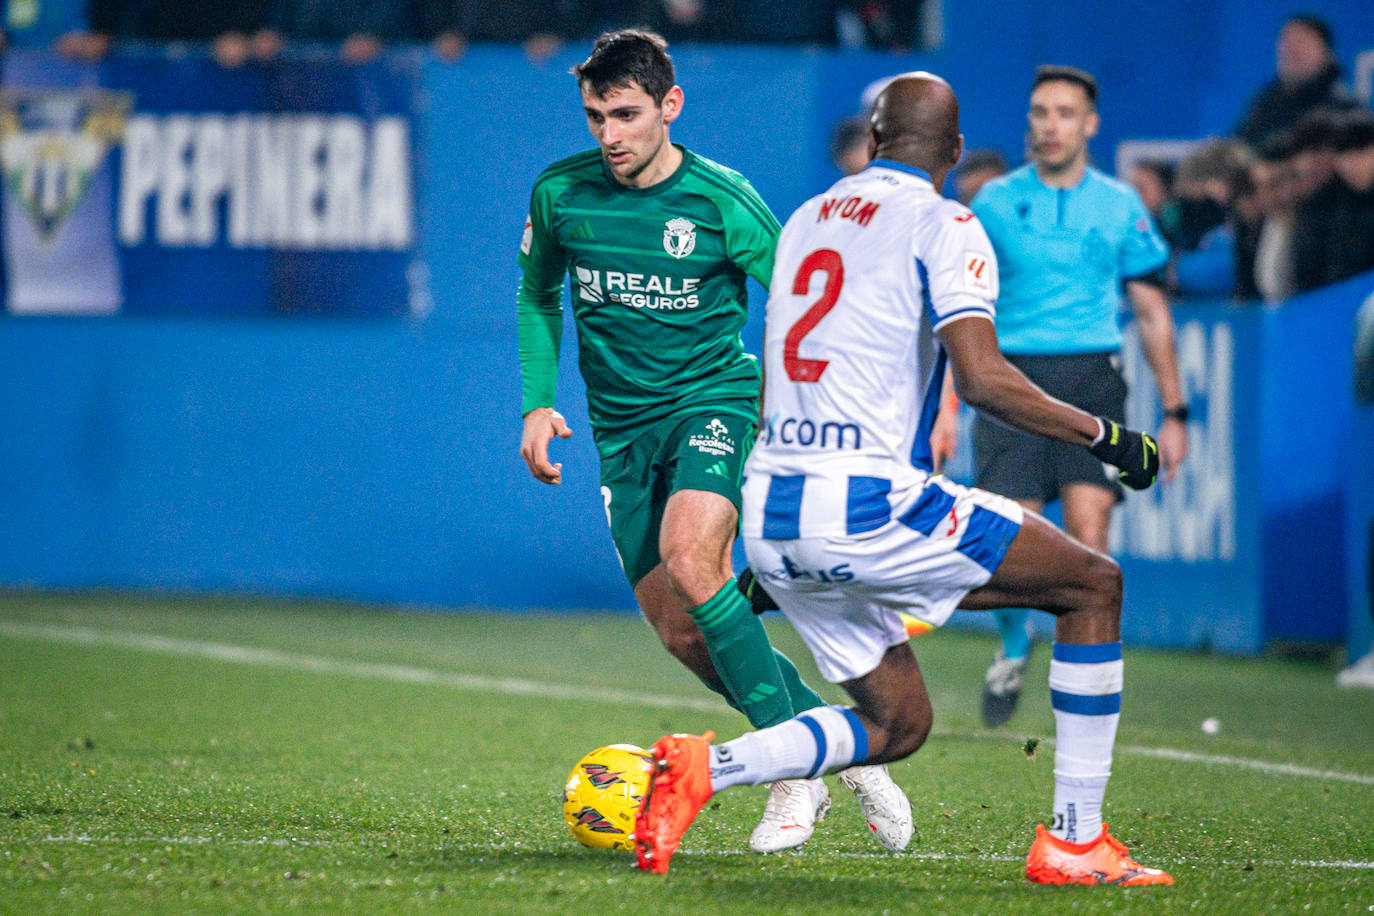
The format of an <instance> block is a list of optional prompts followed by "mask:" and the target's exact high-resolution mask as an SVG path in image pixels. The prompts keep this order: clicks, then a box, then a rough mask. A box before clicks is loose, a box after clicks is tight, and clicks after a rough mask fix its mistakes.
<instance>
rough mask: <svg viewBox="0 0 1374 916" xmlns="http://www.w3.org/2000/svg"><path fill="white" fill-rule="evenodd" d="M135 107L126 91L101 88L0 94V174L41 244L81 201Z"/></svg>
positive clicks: (120, 135)
mask: <svg viewBox="0 0 1374 916" xmlns="http://www.w3.org/2000/svg"><path fill="white" fill-rule="evenodd" d="M133 104H134V97H133V95H132V94H130V93H128V92H107V91H104V90H99V89H88V90H83V91H79V92H73V91H49V90H9V91H5V92H0V170H3V173H4V183H5V188H6V189H7V190H8V191H9V193H10V194H11V195H12V196H13V197H14V198H15V199H16V200H18V201H19V204H20V206H21V207H22V208H23V210H24V212H25V213H27V214H28V215H29V218H30V219H31V220H33V224H34V227H35V228H36V229H37V230H38V237H39V239H40V240H42V241H44V242H50V241H52V239H53V238H54V236H56V235H57V231H58V230H59V229H61V228H62V225H63V224H64V223H65V222H66V220H67V217H69V216H71V214H72V213H73V212H75V210H76V208H77V207H79V206H80V205H81V202H82V201H83V200H85V198H86V192H87V191H89V190H90V187H91V182H92V181H93V180H94V179H95V176H96V173H97V172H98V171H99V170H100V166H101V165H102V164H103V163H104V161H105V154H106V153H107V152H109V149H110V146H111V144H112V143H114V142H115V141H117V140H119V139H120V138H122V137H123V136H124V123H125V121H126V120H127V118H128V115H129V109H130V108H132V107H133Z"/></svg>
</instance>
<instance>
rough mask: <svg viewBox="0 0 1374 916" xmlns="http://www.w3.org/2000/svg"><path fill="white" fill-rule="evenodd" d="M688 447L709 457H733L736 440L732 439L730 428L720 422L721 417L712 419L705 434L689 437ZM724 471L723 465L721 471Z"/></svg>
mask: <svg viewBox="0 0 1374 916" xmlns="http://www.w3.org/2000/svg"><path fill="white" fill-rule="evenodd" d="M687 445H688V446H689V447H691V448H694V449H696V450H697V451H699V452H705V453H706V454H708V455H733V454H734V453H735V440H734V439H732V438H730V428H729V427H728V426H726V425H725V424H724V423H722V422H720V418H719V417H712V418H711V422H710V423H707V424H706V431H705V432H704V433H698V434H697V435H694V436H690V437H688V439H687ZM718 464H719V462H718ZM724 470H725V468H724V466H723V465H722V466H721V471H722V472H723V471H724ZM706 473H708V474H710V473H713V471H712V469H711V468H707V469H706ZM720 476H721V477H725V476H727V475H726V474H724V473H720Z"/></svg>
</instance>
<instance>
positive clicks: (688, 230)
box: [663, 216, 697, 259]
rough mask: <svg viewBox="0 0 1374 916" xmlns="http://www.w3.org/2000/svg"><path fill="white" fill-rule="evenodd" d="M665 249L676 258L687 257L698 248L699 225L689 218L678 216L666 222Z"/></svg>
mask: <svg viewBox="0 0 1374 916" xmlns="http://www.w3.org/2000/svg"><path fill="white" fill-rule="evenodd" d="M664 226H665V227H666V228H665V229H664V230H663V250H664V251H666V252H668V253H669V254H670V255H672V256H673V257H675V258H679V259H681V258H685V257H687V255H689V254H691V253H692V252H693V251H695V250H696V247H697V225H696V223H694V222H692V221H691V220H689V219H683V218H682V217H680V216H679V217H678V218H676V219H670V220H668V222H667V223H665V224H664Z"/></svg>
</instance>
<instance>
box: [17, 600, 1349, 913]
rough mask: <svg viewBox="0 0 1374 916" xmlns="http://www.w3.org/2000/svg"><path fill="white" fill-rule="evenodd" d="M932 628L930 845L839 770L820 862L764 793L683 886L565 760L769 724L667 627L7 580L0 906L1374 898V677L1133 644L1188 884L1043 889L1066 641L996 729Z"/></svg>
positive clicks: (1141, 796)
mask: <svg viewBox="0 0 1374 916" xmlns="http://www.w3.org/2000/svg"><path fill="white" fill-rule="evenodd" d="M775 617H776V615H770V618H775ZM769 628H770V632H771V633H772V635H773V637H774V640H775V642H776V643H777V644H778V645H779V646H780V647H782V648H783V649H784V651H786V652H788V653H789V654H790V655H791V656H792V657H793V658H794V659H795V660H797V662H798V663H799V665H800V666H801V668H802V670H803V673H804V674H805V675H806V676H807V677H808V678H809V679H810V680H812V682H813V683H817V684H819V678H817V676H816V674H815V669H814V667H813V666H812V665H811V662H810V657H809V655H808V654H807V653H806V651H805V649H804V648H803V647H802V646H801V644H800V643H799V642H798V640H797V638H796V636H795V634H794V633H793V632H792V631H791V630H790V628H789V627H788V626H787V625H786V622H785V621H782V620H781V619H770V621H769ZM915 647H916V651H917V656H918V658H919V659H920V660H921V664H922V668H923V670H924V672H925V675H926V679H927V682H928V683H929V685H930V688H931V694H932V697H933V700H934V702H935V709H936V725H935V733H934V734H933V735H932V737H931V739H930V741H929V742H928V743H927V745H926V746H925V747H924V748H923V749H922V750H921V751H920V752H919V753H918V754H916V755H915V756H914V757H912V758H910V759H908V760H906V761H903V762H901V763H899V764H896V765H894V767H893V773H894V776H895V778H896V779H897V781H898V782H899V783H900V784H901V785H902V786H903V787H904V788H905V789H906V790H907V792H908V793H909V794H910V796H911V799H912V802H913V806H914V809H915V818H916V827H917V831H918V835H917V838H916V840H915V841H914V842H913V844H912V846H911V848H910V849H909V850H908V851H907V853H905V854H902V855H892V854H889V853H886V852H884V851H883V850H881V849H880V848H879V847H878V846H877V844H876V843H875V842H874V841H873V840H872V839H871V838H870V837H869V836H868V835H867V828H866V827H865V826H864V824H863V822H862V819H861V817H860V815H859V812H858V806H857V804H855V803H854V801H853V800H852V798H850V797H848V794H847V793H846V792H845V790H844V789H843V787H841V786H839V785H838V782H837V781H836V780H834V779H833V777H832V778H831V784H832V791H833V792H834V794H835V806H834V808H833V809H832V811H831V814H830V816H829V817H828V818H827V819H826V821H825V822H824V823H823V824H822V825H821V826H820V827H819V828H818V829H817V831H816V835H815V836H814V837H813V839H812V840H811V842H810V843H808V844H807V846H806V847H805V848H804V850H803V851H802V852H800V853H798V854H784V855H780V856H773V857H766V858H765V857H759V856H754V855H751V854H750V853H749V852H748V851H747V840H748V835H749V831H750V830H751V829H752V826H753V824H754V822H755V820H756V818H757V816H758V813H759V811H760V809H761V807H762V804H763V800H764V790H763V789H761V788H757V789H739V790H734V791H731V792H726V793H722V794H721V795H720V796H719V797H718V798H716V799H714V800H713V801H712V803H711V804H710V805H709V806H708V808H707V809H706V810H705V811H703V813H702V815H701V817H700V818H699V819H698V822H697V824H696V826H695V827H693V829H692V831H691V832H690V833H689V834H688V836H687V839H686V842H685V843H684V845H683V851H682V852H681V853H679V855H678V856H677V858H675V859H674V861H673V868H672V871H671V872H670V874H669V875H667V876H666V878H664V877H657V876H651V875H646V874H641V873H639V872H636V871H635V870H634V869H633V868H632V867H631V863H632V857H631V856H629V855H628V854H624V853H610V852H602V851H597V850H587V849H583V848H582V847H580V846H578V845H577V844H576V843H575V842H574V841H573V839H572V837H571V836H570V835H569V833H568V831H567V830H566V828H565V827H564V825H563V822H562V816H561V812H560V791H561V788H562V783H563V780H564V779H565V778H566V775H567V773H568V771H569V769H570V768H571V767H572V765H573V763H574V762H576V760H577V759H578V758H579V757H580V756H581V755H582V754H583V753H584V752H586V751H588V750H590V749H592V748H593V747H596V746H598V745H600V744H609V743H614V742H631V743H635V744H639V745H648V744H650V743H651V742H653V741H654V740H655V739H657V738H658V737H659V736H661V735H662V734H664V733H666V732H669V731H701V730H704V729H706V728H713V729H715V730H716V731H717V732H718V733H720V734H721V736H722V737H732V736H734V735H736V734H738V733H740V732H741V731H743V730H744V729H745V728H746V727H747V726H746V723H745V721H744V720H743V718H742V717H740V716H739V715H738V714H736V713H734V712H731V711H730V710H729V709H727V708H726V707H725V706H724V705H723V704H721V703H719V702H717V701H715V699H714V698H713V697H712V695H710V694H708V693H707V692H706V691H705V690H704V689H703V688H701V687H700V686H699V685H698V684H697V683H696V682H695V681H694V680H693V679H692V678H691V677H690V676H688V675H687V674H686V672H685V671H683V670H682V669H681V668H680V667H678V666H677V665H676V663H675V662H672V661H671V660H670V659H669V658H668V656H667V655H666V654H665V653H664V652H663V650H662V649H661V648H659V646H658V645H657V642H656V641H655V639H654V637H653V635H652V634H651V632H650V631H649V630H648V628H647V627H646V626H645V625H644V624H643V623H642V622H641V621H640V620H639V619H638V618H635V617H631V616H627V615H557V616H555V615H547V616H546V615H539V614H525V615H495V614H483V613H476V612H473V613H448V614H437V613H436V614H428V613H405V612H392V611H386V610H379V609H373V608H359V607H341V606H335V605H324V604H289V603H278V602H266V601H248V600H243V601H239V600H231V599H223V600H210V601H206V600H189V599H187V600H182V599H175V598H143V597H128V596H85V595H47V596H30V595H22V594H21V595H13V594H11V595H4V596H0V847H2V848H3V851H2V852H0V913H7V914H8V913H15V914H19V913H25V914H27V913H44V912H50V913H84V912H89V913H187V912H234V913H248V912H291V911H312V912H357V913H386V912H405V913H413V912H450V913H452V912H458V913H486V912H500V913H503V914H516V913H574V912H586V913H598V912H638V913H654V914H672V913H692V914H704V913H750V914H754V913H783V914H801V913H825V914H839V913H882V912H892V913H900V912H910V913H923V914H926V913H957V914H964V913H999V914H1002V913H1059V912H1081V913H1098V912H1103V911H1108V910H1110V911H1111V912H1114V913H1116V912H1140V913H1146V912H1150V913H1153V912H1157V911H1162V912H1183V911H1189V912H1202V913H1246V914H1248V913H1260V912H1265V913H1268V912H1279V913H1300V912H1310V913H1332V912H1368V911H1370V910H1371V909H1374V692H1370V691H1339V690H1337V689H1336V687H1335V685H1334V681H1333V677H1332V674H1333V669H1331V668H1330V667H1329V666H1324V665H1320V664H1313V663H1302V662H1297V661H1291V660H1284V659H1275V658H1268V659H1259V660H1251V659H1231V658H1221V657H1215V656H1206V655H1198V654H1187V653H1168V652H1158V651H1146V650H1137V651H1131V650H1129V649H1128V654H1127V662H1126V692H1125V708H1124V711H1123V716H1122V724H1121V731H1120V734H1119V736H1118V742H1117V755H1116V760H1115V765H1114V773H1113V777H1112V782H1111V786H1110V787H1109V789H1108V795H1107V819H1108V821H1109V822H1110V823H1111V826H1112V830H1113V832H1114V833H1115V834H1116V835H1117V836H1118V837H1119V838H1120V839H1122V840H1123V841H1124V842H1125V843H1127V844H1128V845H1129V846H1131V848H1132V851H1133V853H1134V854H1135V855H1136V856H1137V858H1139V859H1140V860H1141V861H1142V862H1144V863H1146V864H1149V865H1155V866H1159V867H1163V868H1165V869H1167V870H1169V871H1170V872H1171V873H1172V874H1173V876H1174V878H1175V880H1176V881H1177V884H1176V885H1175V886H1174V887H1172V888H1143V889H1122V888H1113V887H1101V888H1076V887H1075V888H1046V887H1038V886H1034V885H1031V884H1029V883H1028V882H1026V881H1025V880H1024V878H1023V877H1022V864H1023V857H1024V855H1025V851H1026V849H1027V847H1028V845H1029V843H1030V841H1031V838H1032V836H1033V832H1034V829H1035V824H1036V823H1037V821H1040V820H1043V819H1044V817H1045V814H1046V811H1047V809H1048V807H1049V801H1050V793H1051V771H1052V768H1053V747H1052V745H1051V743H1050V739H1052V738H1053V717H1052V715H1051V712H1050V709H1049V702H1048V688H1047V687H1046V685H1045V677H1046V673H1047V669H1048V664H1049V662H1048V655H1049V653H1048V652H1047V651H1046V647H1045V646H1044V645H1041V646H1039V647H1038V649H1037V653H1036V655H1035V657H1034V658H1033V660H1032V663H1031V671H1030V674H1029V676H1028V678H1027V688H1026V693H1025V695H1024V697H1023V707H1022V709H1021V710H1020V711H1019V712H1018V713H1017V716H1016V717H1015V718H1014V719H1013V720H1012V722H1011V724H1010V726H1009V727H1008V728H1006V729H1005V730H1003V731H999V732H996V733H989V732H987V731H986V730H984V729H983V728H982V727H981V726H980V725H979V724H978V719H977V701H978V691H979V689H980V686H981V680H982V673H983V670H984V667H985V665H986V662H987V659H988V657H989V656H990V653H991V649H992V642H991V639H990V637H988V636H986V635H979V634H972V633H969V632H961V631H941V632H937V633H934V634H932V635H929V636H925V637H923V638H921V639H919V640H917V642H916V644H915ZM822 689H823V692H824V693H826V694H827V695H828V696H829V697H831V698H832V699H836V700H838V699H839V695H838V693H837V692H836V691H835V689H834V688H830V687H823V688H822ZM637 698H638V699H637ZM1213 716H1214V717H1216V718H1217V719H1219V720H1220V722H1221V731H1220V733H1219V734H1217V735H1214V736H1210V735H1206V734H1204V733H1203V732H1202V731H1201V729H1200V728H1199V726H1200V723H1201V722H1202V721H1203V720H1204V719H1206V718H1208V717H1213ZM1029 739H1040V740H1041V743H1040V745H1039V747H1038V749H1036V750H1035V751H1034V752H1033V753H1029V754H1028V753H1027V748H1028V746H1029V745H1031V744H1032V743H1033V742H1031V741H1030V740H1029Z"/></svg>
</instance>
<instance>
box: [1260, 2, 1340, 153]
mask: <svg viewBox="0 0 1374 916" xmlns="http://www.w3.org/2000/svg"><path fill="white" fill-rule="evenodd" d="M1276 52H1277V58H1278V61H1277V63H1278V75H1277V76H1276V77H1275V78H1274V80H1273V81H1272V82H1270V83H1269V84H1268V85H1267V86H1265V87H1264V88H1263V89H1261V90H1260V91H1259V93H1258V94H1257V95H1256V96H1255V97H1254V98H1253V99H1252V100H1251V102H1250V105H1249V107H1248V108H1247V109H1246V111H1245V116H1244V117H1243V118H1242V119H1241V122H1240V124H1239V125H1238V126H1237V127H1236V136H1238V137H1240V138H1241V139H1242V140H1244V141H1245V142H1246V143H1248V144H1250V146H1251V147H1253V148H1256V149H1258V148H1259V147H1260V146H1262V145H1263V144H1264V142H1265V141H1266V140H1268V139H1270V138H1271V137H1273V136H1275V135H1276V134H1278V133H1279V132H1281V131H1283V130H1285V129H1287V128H1289V127H1291V126H1293V125H1294V124H1296V123H1297V122H1298V119H1300V118H1301V117H1302V116H1303V115H1304V114H1306V113H1307V112H1309V111H1311V110H1313V109H1315V108H1322V107H1330V108H1351V107H1353V106H1354V104H1355V103H1354V100H1353V99H1352V98H1351V97H1350V94H1349V92H1348V91H1347V90H1346V88H1345V87H1344V86H1342V85H1341V82H1340V77H1341V68H1340V65H1339V64H1337V63H1336V56H1335V54H1334V53H1333V51H1332V39H1331V26H1329V25H1327V24H1326V21H1325V20H1323V19H1320V18H1318V17H1316V16H1309V15H1300V16H1290V17H1289V18H1288V20H1287V21H1286V22H1284V24H1283V28H1282V29H1281V30H1280V31H1279V40H1278V44H1277V46H1276Z"/></svg>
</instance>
